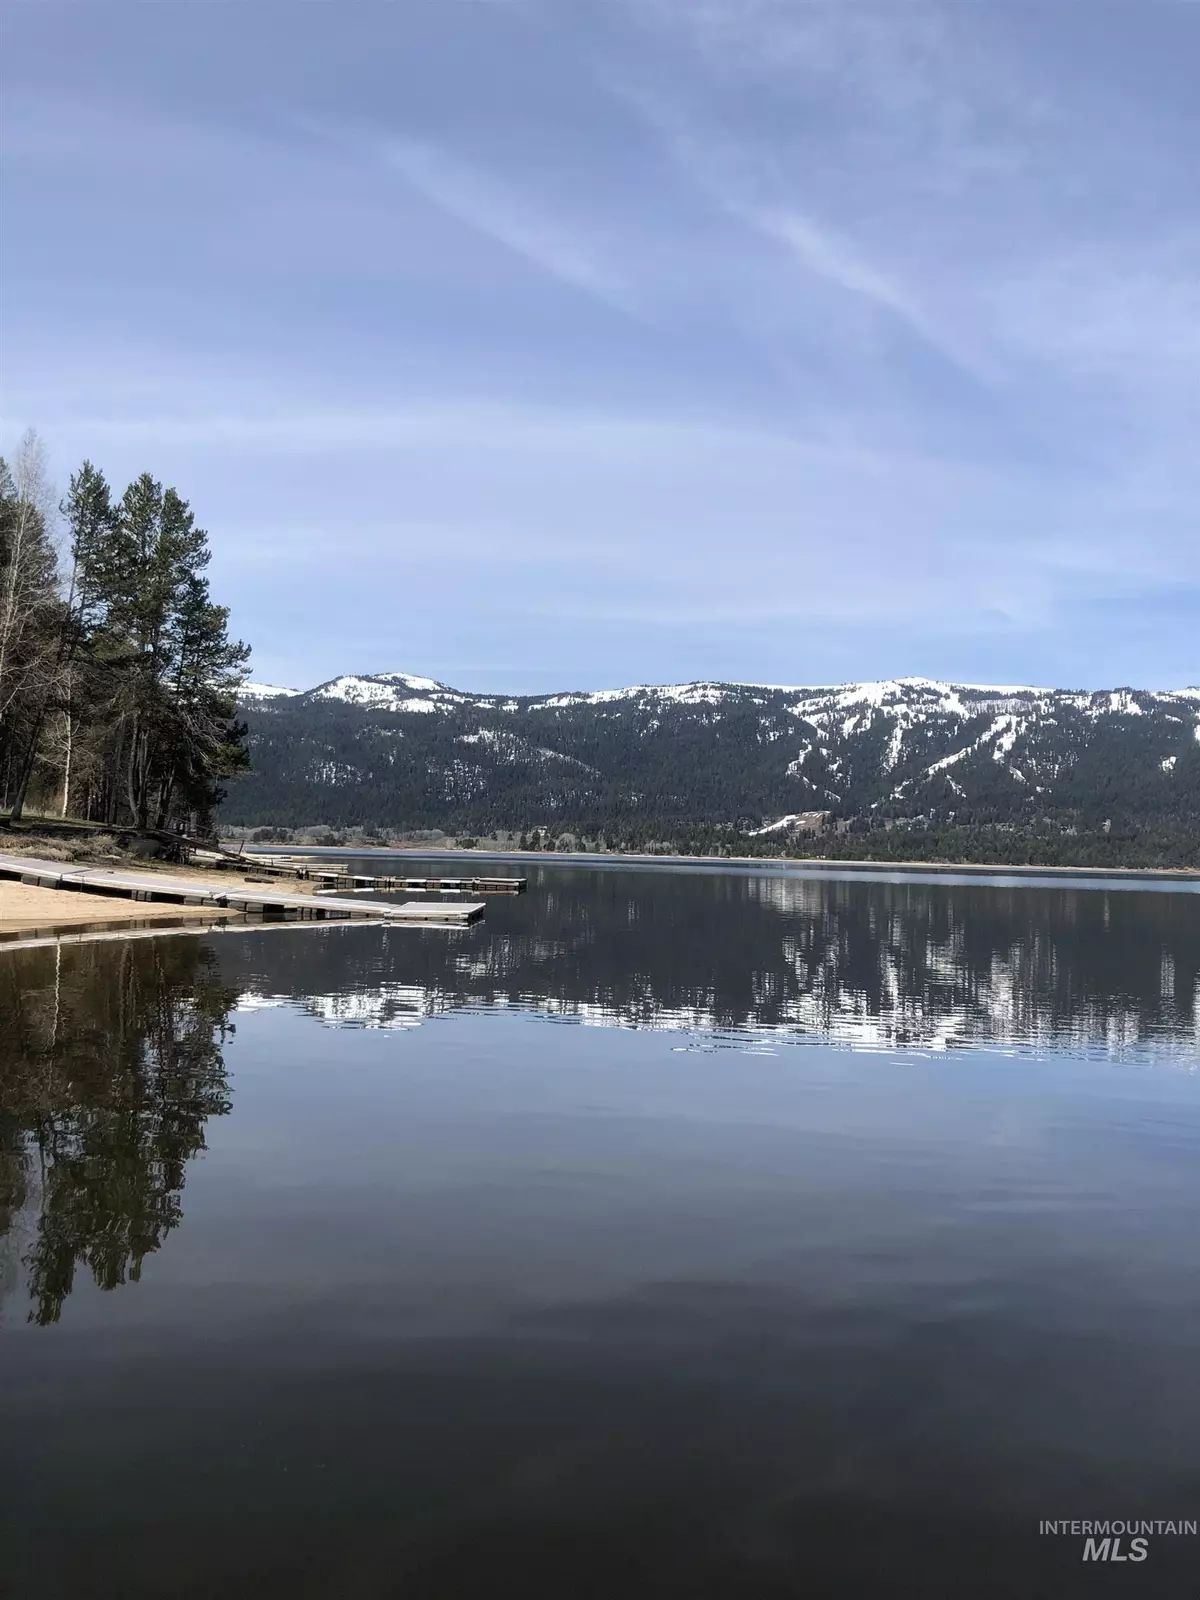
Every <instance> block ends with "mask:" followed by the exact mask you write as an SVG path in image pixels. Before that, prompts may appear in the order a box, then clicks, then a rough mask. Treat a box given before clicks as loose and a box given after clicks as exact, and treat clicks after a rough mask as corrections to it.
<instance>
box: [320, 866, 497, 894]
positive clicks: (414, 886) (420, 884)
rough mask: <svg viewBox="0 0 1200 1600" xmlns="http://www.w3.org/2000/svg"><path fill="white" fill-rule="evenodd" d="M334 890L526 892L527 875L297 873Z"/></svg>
mask: <svg viewBox="0 0 1200 1600" xmlns="http://www.w3.org/2000/svg"><path fill="white" fill-rule="evenodd" d="M296 876H297V877H299V878H307V879H309V880H311V881H312V882H315V883H321V884H325V885H326V886H327V887H328V888H330V889H375V890H378V891H380V892H381V893H388V892H392V893H394V892H396V891H397V890H399V891H401V892H402V893H404V894H524V893H525V887H526V882H525V879H524V878H379V877H372V876H370V875H369V874H368V873H364V872H348V871H347V870H346V869H345V868H338V867H321V868H306V869H303V870H301V871H299V872H297V874H296Z"/></svg>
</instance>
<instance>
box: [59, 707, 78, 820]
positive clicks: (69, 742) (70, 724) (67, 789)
mask: <svg viewBox="0 0 1200 1600" xmlns="http://www.w3.org/2000/svg"><path fill="white" fill-rule="evenodd" d="M64 715H65V717H66V719H67V736H66V740H65V741H64V754H63V787H62V809H61V810H60V811H59V816H60V817H65V816H66V814H67V805H68V802H69V801H70V798H71V751H72V748H73V746H74V733H75V719H74V717H73V716H72V715H71V712H70V710H69V709H68V710H67V711H66V712H65V713H64Z"/></svg>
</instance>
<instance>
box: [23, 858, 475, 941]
mask: <svg viewBox="0 0 1200 1600" xmlns="http://www.w3.org/2000/svg"><path fill="white" fill-rule="evenodd" d="M0 878H8V879H14V878H15V879H18V880H19V881H20V882H21V883H28V884H33V885H36V886H37V887H38V888H42V889H71V890H75V891H76V892H78V893H82V894H94V895H97V896H102V895H107V896H110V897H113V896H115V897H116V898H118V899H123V900H146V901H158V902H160V903H164V904H167V905H179V906H211V907H212V908H213V910H214V911H234V912H240V913H241V914H242V915H243V916H247V917H263V918H270V919H275V920H280V921H282V920H285V919H288V918H295V919H299V920H302V921H313V922H320V921H326V920H330V919H333V918H355V919H357V920H358V921H364V922H366V921H369V922H388V923H394V922H412V923H418V924H420V923H425V924H429V923H437V924H439V925H441V926H450V927H462V926H465V925H466V924H467V923H470V922H474V921H475V920H476V918H478V917H481V916H482V915H483V913H484V911H485V909H486V907H485V906H484V904H483V902H482V901H474V902H472V901H464V900H456V901H454V902H453V903H451V904H445V903H433V902H430V901H424V902H408V903H406V904H404V905H388V904H387V903H386V902H385V901H374V902H373V903H372V904H370V905H364V904H363V902H362V901H361V900H335V899H332V898H330V897H329V896H327V895H322V896H321V898H320V899H317V898H316V897H315V896H314V895H311V894H289V893H288V892H287V891H286V890H278V889H275V888H274V887H271V888H268V889H267V890H265V891H262V890H259V889H256V888H251V887H250V886H249V885H247V886H245V887H241V886H239V887H238V888H236V889H235V888H233V887H232V886H231V887H230V888H228V889H226V888H224V887H221V886H218V885H216V884H208V883H200V882H197V881H196V880H194V879H189V878H172V877H169V876H167V875H166V874H165V873H164V874H162V875H160V874H158V873H148V872H126V871H125V870H124V869H123V868H120V867H117V868H110V867H75V866H70V865H68V864H66V863H64V862H61V861H39V860H37V859H36V858H34V857H32V856H7V855H0ZM98 915H99V913H98Z"/></svg>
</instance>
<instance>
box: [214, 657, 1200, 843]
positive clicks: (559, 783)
mask: <svg viewBox="0 0 1200 1600" xmlns="http://www.w3.org/2000/svg"><path fill="white" fill-rule="evenodd" d="M244 715H245V717H246V720H247V723H248V725H249V730H250V731H249V740H250V747H251V754H252V767H253V770H252V772H251V773H250V774H248V775H247V776H245V777H242V778H239V779H238V780H237V781H236V782H235V783H234V784H232V785H231V789H230V795H229V799H228V802H227V803H226V806H225V808H224V811H223V813H222V815H223V817H224V818H225V819H227V820H229V821H230V822H236V823H241V824H246V825H274V826H283V827H298V826H311V825H313V824H315V823H324V824H328V825H330V826H333V827H338V826H343V827H344V826H355V825H357V826H362V825H375V826H379V827H385V828H393V829H396V828H422V827H441V828H445V829H447V830H449V831H457V832H462V833H470V834H476V835H478V834H488V833H491V832H493V831H494V830H496V829H498V828H502V829H509V830H521V831H531V830H534V829H539V830H543V836H544V837H548V838H551V839H552V838H554V837H555V836H556V835H557V834H559V833H560V832H563V831H571V832H574V833H576V834H586V835H587V836H589V837H591V838H594V839H597V840H601V841H602V840H606V839H607V840H608V841H610V842H611V843H614V844H620V845H623V846H626V847H638V846H642V845H646V844H650V843H654V842H663V843H674V844H677V845H680V846H681V847H684V848H695V849H704V848H721V847H729V846H732V844H733V843H734V842H735V841H740V843H741V845H742V846H743V847H744V846H747V845H748V846H749V847H750V848H752V849H758V850H762V851H768V850H771V849H775V848H781V847H784V846H786V845H787V844H788V841H789V839H790V838H791V837H792V836H793V835H794V834H795V833H796V831H797V830H798V829H801V830H803V831H805V832H806V833H809V834H811V835H812V838H811V839H810V840H809V844H808V848H813V847H814V846H815V847H816V848H821V849H828V848H830V840H831V839H832V840H837V841H838V843H837V849H838V853H840V854H854V853H856V851H858V850H861V849H862V848H863V846H862V840H863V839H864V838H870V839H871V840H873V841H875V842H876V844H875V846H873V848H872V851H871V853H880V848H876V846H879V843H880V841H884V844H883V845H882V847H881V848H882V853H885V854H897V855H911V854H912V853H913V852H914V850H917V851H922V850H923V851H927V852H928V851H934V852H936V851H937V850H938V849H941V850H943V851H948V852H949V853H950V854H951V855H952V856H954V855H956V854H958V855H964V856H965V855H966V854H977V855H978V854H979V853H980V852H983V856H984V859H999V860H1008V859H1023V858H1024V857H1023V854H1022V851H1023V850H1024V849H1025V846H1024V844H1023V842H1022V841H1025V840H1027V839H1028V838H1036V839H1040V840H1041V844H1040V845H1039V846H1038V850H1039V851H1040V854H1035V855H1034V857H1033V858H1034V859H1043V858H1049V859H1064V860H1065V859H1083V858H1086V857H1087V856H1088V855H1089V853H1091V854H1096V855H1097V856H1098V858H1101V859H1112V858H1114V857H1115V856H1119V855H1120V854H1121V853H1122V848H1123V849H1124V854H1125V855H1131V854H1132V855H1134V856H1136V855H1137V854H1138V851H1139V850H1141V851H1149V852H1151V854H1154V855H1155V856H1156V857H1162V858H1163V859H1171V860H1180V861H1186V860H1189V859H1190V854H1189V852H1190V853H1191V854H1194V852H1195V848H1196V844H1195V842H1196V840H1197V839H1198V838H1200V737H1198V734H1200V690H1197V689H1179V690H1174V691H1161V692H1150V691H1141V690H1131V689H1118V690H1113V691H1106V692H1103V693H1080V692H1071V691H1059V690H1045V689H1034V688H1026V687H1021V686H1014V687H1002V688H980V687H973V686H963V685H951V684H943V683H936V682H932V681H930V680H926V679H903V680H898V681H894V682H885V683H868V684H849V685H841V686H836V687H817V688H772V687H761V686H755V685H744V684H721V683H696V684H685V685H675V686H669V687H665V688H650V687H635V688H630V689H619V690H607V691H600V692H595V693H582V694H559V695H550V696H536V697H504V696H494V695H473V694H466V693H463V692H461V691H458V690H454V689H451V688H448V687H447V686H445V685H442V684H438V683H435V682H434V681H432V680H430V679H427V678H417V677H413V676H411V675H408V674H398V673H397V674H382V675H378V676H373V677H345V678H339V679H335V680H333V681H332V682H330V683H328V684H323V685H320V686H319V687H318V688H316V689H313V690H309V691H307V692H303V693H299V692H296V691H291V690H275V689H271V688H264V687H261V686H259V687H256V686H249V687H248V690H247V692H246V694H245V698H244ZM1135 839H1136V840H1138V841H1140V843H1139V844H1138V845H1137V846H1136V848H1134V847H1133V846H1131V843H1130V842H1131V841H1132V840H1135ZM968 840H970V841H971V847H970V850H969V851H968V850H966V848H965V842H966V841H968ZM988 840H990V841H991V843H990V845H989V844H986V842H987V841H988ZM985 845H986V849H985ZM1119 846H1121V847H1122V848H1119ZM989 852H990V853H989Z"/></svg>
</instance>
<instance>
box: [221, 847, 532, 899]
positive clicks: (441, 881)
mask: <svg viewBox="0 0 1200 1600" xmlns="http://www.w3.org/2000/svg"><path fill="white" fill-rule="evenodd" d="M195 859H196V861H197V862H199V863H202V864H203V865H205V866H207V865H209V863H210V862H211V863H212V865H213V866H217V867H220V868H223V869H228V868H230V867H237V868H238V869H240V870H244V871H249V872H251V873H255V872H261V873H262V874H263V875H264V876H265V877H271V878H298V879H299V880H300V881H301V882H302V883H321V884H325V885H326V886H327V887H329V888H331V889H374V890H377V891H379V892H381V893H396V892H397V891H399V892H401V893H403V894H524V893H525V891H526V889H527V888H528V879H526V878H483V877H473V878H407V877H396V876H385V877H379V876H375V875H372V874H370V873H366V872H351V870H350V868H349V867H348V866H346V865H345V864H344V863H343V862H340V861H339V862H327V861H322V860H321V859H320V858H319V857H318V858H317V859H315V860H314V858H313V857H312V856H290V855H276V856H267V855H262V854H258V853H255V854H254V855H250V856H233V855H230V854H229V853H228V852H218V851H212V852H207V851H206V852H201V851H196V852H195Z"/></svg>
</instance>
